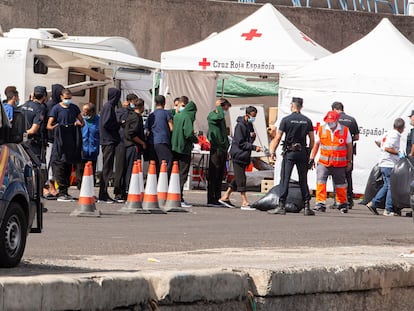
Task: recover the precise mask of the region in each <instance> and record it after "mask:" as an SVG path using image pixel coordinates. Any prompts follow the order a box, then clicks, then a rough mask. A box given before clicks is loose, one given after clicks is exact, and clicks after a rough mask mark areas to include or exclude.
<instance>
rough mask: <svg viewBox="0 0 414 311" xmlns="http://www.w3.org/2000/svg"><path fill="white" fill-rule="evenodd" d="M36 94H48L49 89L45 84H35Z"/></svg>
mask: <svg viewBox="0 0 414 311" xmlns="http://www.w3.org/2000/svg"><path fill="white" fill-rule="evenodd" d="M33 93H34V94H42V95H43V96H47V91H46V88H45V87H44V86H35V88H34V91H33Z"/></svg>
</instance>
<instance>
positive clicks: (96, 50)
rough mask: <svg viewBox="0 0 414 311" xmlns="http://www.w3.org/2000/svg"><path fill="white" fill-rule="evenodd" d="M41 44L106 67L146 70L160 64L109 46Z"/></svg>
mask: <svg viewBox="0 0 414 311" xmlns="http://www.w3.org/2000/svg"><path fill="white" fill-rule="evenodd" d="M42 43H43V45H44V46H47V47H50V48H53V49H56V50H60V51H63V52H66V53H69V54H71V55H74V56H76V57H80V58H85V57H86V58H89V59H92V60H94V61H96V62H98V63H104V64H107V65H117V66H120V67H129V68H142V69H148V70H153V69H159V68H160V63H158V62H155V61H152V60H148V59H144V58H141V57H136V56H132V55H129V54H125V53H122V52H119V51H117V50H115V49H114V48H111V47H109V46H107V47H105V46H99V45H96V46H92V45H87V44H84V43H73V42H69V43H67V42H54V41H51V40H50V41H47V40H44V41H43V42H42Z"/></svg>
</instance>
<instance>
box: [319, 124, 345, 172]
mask: <svg viewBox="0 0 414 311" xmlns="http://www.w3.org/2000/svg"><path fill="white" fill-rule="evenodd" d="M341 127H342V128H341V129H340V130H339V131H335V132H334V139H333V141H332V138H331V131H329V130H327V129H326V128H325V126H320V127H319V130H318V134H319V139H320V156H319V163H321V164H323V165H325V166H333V167H344V166H346V165H347V164H348V160H347V148H346V138H347V137H348V128H347V127H346V126H343V125H342V126H341Z"/></svg>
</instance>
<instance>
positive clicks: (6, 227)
mask: <svg viewBox="0 0 414 311" xmlns="http://www.w3.org/2000/svg"><path fill="white" fill-rule="evenodd" d="M26 237H27V220H26V215H25V213H24V211H23V208H22V206H21V205H20V204H19V203H17V202H12V203H11V204H10V205H9V208H8V209H7V212H6V215H5V217H4V219H3V222H2V224H1V227H0V267H4V268H11V267H15V266H17V265H18V264H19V263H20V260H21V259H22V257H23V252H24V248H25V246H26Z"/></svg>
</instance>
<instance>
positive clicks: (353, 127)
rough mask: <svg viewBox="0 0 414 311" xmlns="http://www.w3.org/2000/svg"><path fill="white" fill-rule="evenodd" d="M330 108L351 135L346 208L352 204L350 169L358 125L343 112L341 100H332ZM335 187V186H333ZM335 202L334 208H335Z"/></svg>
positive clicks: (357, 138) (352, 166)
mask: <svg viewBox="0 0 414 311" xmlns="http://www.w3.org/2000/svg"><path fill="white" fill-rule="evenodd" d="M332 110H333V111H336V112H338V113H339V124H341V125H344V126H346V127H347V128H348V129H349V133H350V134H351V137H352V159H351V162H350V163H351V168H350V169H349V170H347V171H346V182H347V183H348V188H347V198H348V209H352V206H354V192H353V187H352V170H353V168H354V165H353V160H354V155H356V143H355V142H356V141H357V140H359V127H358V123H357V122H356V120H355V118H353V117H351V116H349V115H347V114H346V113H345V112H344V105H343V104H342V103H341V102H334V103H333V104H332ZM334 189H335V187H334ZM336 207H337V206H336V202H335V204H334V208H336Z"/></svg>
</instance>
